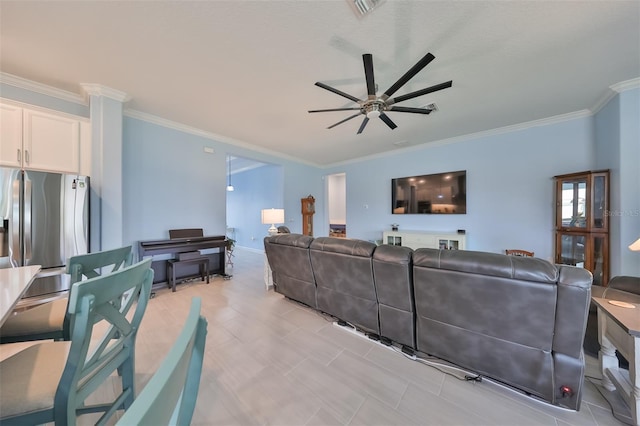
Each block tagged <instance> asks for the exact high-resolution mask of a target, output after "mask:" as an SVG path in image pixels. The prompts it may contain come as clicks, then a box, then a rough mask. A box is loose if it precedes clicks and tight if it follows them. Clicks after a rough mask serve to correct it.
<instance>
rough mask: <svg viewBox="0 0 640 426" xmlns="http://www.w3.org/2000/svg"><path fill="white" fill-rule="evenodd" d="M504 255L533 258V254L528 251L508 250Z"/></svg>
mask: <svg viewBox="0 0 640 426" xmlns="http://www.w3.org/2000/svg"><path fill="white" fill-rule="evenodd" d="M504 253H505V254H506V255H508V256H522V257H533V252H532V251H527V250H518V249H507V250H505V251H504Z"/></svg>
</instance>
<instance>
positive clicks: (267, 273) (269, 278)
mask: <svg viewBox="0 0 640 426" xmlns="http://www.w3.org/2000/svg"><path fill="white" fill-rule="evenodd" d="M264 286H265V287H266V288H267V290H269V288H271V287H273V273H272V272H271V265H269V259H267V254H266V253H265V254H264Z"/></svg>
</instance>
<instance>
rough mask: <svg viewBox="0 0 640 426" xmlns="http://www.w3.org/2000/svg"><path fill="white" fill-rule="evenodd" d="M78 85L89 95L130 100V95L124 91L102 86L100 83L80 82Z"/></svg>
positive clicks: (115, 99)
mask: <svg viewBox="0 0 640 426" xmlns="http://www.w3.org/2000/svg"><path fill="white" fill-rule="evenodd" d="M80 86H82V88H83V89H84V91H85V93H86V94H87V95H89V96H103V97H105V98H109V99H113V100H114V101H118V102H122V103H125V102H129V101H130V100H131V96H129V95H127V94H126V93H125V92H121V91H120V90H116V89H112V88H110V87H107V86H103V85H102V84H97V83H80Z"/></svg>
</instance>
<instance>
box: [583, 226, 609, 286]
mask: <svg viewBox="0 0 640 426" xmlns="http://www.w3.org/2000/svg"><path fill="white" fill-rule="evenodd" d="M607 241H608V238H607V237H606V236H605V235H598V234H594V235H593V236H592V239H591V247H592V250H591V256H590V259H589V266H588V267H587V269H588V270H590V271H591V273H592V274H593V284H594V285H605V284H606V283H607V282H608V278H609V277H608V276H607V271H608V270H609V258H608V253H609V248H608V247H607Z"/></svg>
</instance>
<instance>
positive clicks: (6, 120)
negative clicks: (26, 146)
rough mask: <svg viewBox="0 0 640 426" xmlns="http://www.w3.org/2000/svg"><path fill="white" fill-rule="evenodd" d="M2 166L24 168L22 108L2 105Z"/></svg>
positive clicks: (0, 121)
mask: <svg viewBox="0 0 640 426" xmlns="http://www.w3.org/2000/svg"><path fill="white" fill-rule="evenodd" d="M0 166H7V167H16V168H20V167H22V108H18V107H15V106H13V105H6V104H0Z"/></svg>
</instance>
